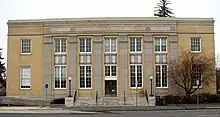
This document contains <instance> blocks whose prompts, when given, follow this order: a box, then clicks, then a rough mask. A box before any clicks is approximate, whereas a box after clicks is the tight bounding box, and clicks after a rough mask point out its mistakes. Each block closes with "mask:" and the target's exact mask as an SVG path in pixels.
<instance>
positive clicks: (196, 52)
mask: <svg viewBox="0 0 220 117" xmlns="http://www.w3.org/2000/svg"><path fill="white" fill-rule="evenodd" d="M191 53H195V54H200V53H201V51H191Z"/></svg>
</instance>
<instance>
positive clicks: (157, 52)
mask: <svg viewBox="0 0 220 117" xmlns="http://www.w3.org/2000/svg"><path fill="white" fill-rule="evenodd" d="M154 53H155V54H167V51H161V52H159V51H154Z"/></svg>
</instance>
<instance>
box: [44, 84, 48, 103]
mask: <svg viewBox="0 0 220 117" xmlns="http://www.w3.org/2000/svg"><path fill="white" fill-rule="evenodd" d="M44 88H45V89H46V91H45V93H46V100H47V89H48V83H45V84H44Z"/></svg>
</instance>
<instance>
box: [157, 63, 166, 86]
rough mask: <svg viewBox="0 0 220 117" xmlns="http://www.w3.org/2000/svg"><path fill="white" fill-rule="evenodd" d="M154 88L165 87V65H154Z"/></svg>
mask: <svg viewBox="0 0 220 117" xmlns="http://www.w3.org/2000/svg"><path fill="white" fill-rule="evenodd" d="M156 87H158V88H166V87H168V86H167V65H156Z"/></svg>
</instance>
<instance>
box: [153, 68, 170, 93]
mask: <svg viewBox="0 0 220 117" xmlns="http://www.w3.org/2000/svg"><path fill="white" fill-rule="evenodd" d="M163 65H166V66H167V86H166V87H162V83H163V78H162V76H163V75H162V66H163ZM156 66H160V87H157V85H156V84H157V80H156ZM155 81H156V84H155V85H156V88H161V89H162V88H168V87H169V78H168V64H155Z"/></svg>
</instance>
